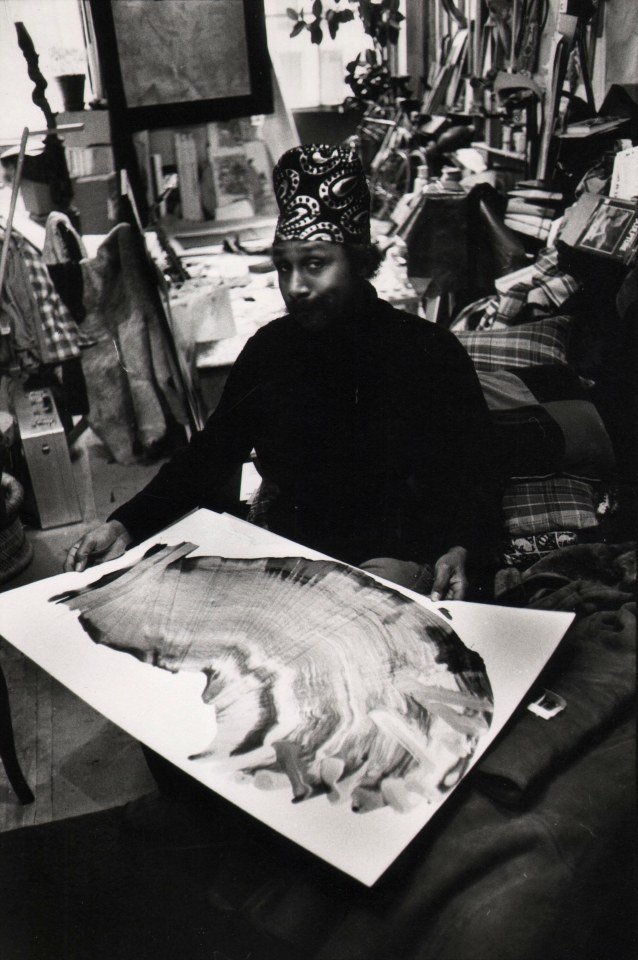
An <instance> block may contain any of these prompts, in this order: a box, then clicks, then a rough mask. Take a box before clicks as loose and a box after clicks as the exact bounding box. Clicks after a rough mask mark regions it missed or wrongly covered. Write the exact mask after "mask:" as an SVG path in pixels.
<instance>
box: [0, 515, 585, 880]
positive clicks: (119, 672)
mask: <svg viewBox="0 0 638 960" xmlns="http://www.w3.org/2000/svg"><path fill="white" fill-rule="evenodd" d="M183 541H191V542H193V543H196V544H198V545H199V546H198V550H197V551H195V553H194V555H197V554H199V555H215V556H224V557H238V558H250V557H263V556H271V557H284V556H303V557H307V558H308V559H318V558H320V557H321V555H320V554H318V553H315V552H314V551H312V550H309V549H307V548H304V547H300V546H298V545H296V544H293V543H291V542H289V541H287V540H283V539H282V538H280V537H277V536H275V535H274V534H270V533H267V532H266V531H263V530H261V529H259V528H256V527H253V526H251V525H249V524H246V523H243V522H241V521H237V520H235V519H233V518H231V517H228V516H225V515H223V516H222V515H218V514H215V513H212V512H210V511H206V510H199V511H196V512H195V513H193V514H191V515H189V516H188V517H186V518H184V519H183V520H181V521H180V522H179V523H177V524H175V525H174V526H173V527H171V528H170V529H169V530H168V531H165V532H164V533H162V534H161V535H160V536H158V537H157V538H154V540H153V541H148V542H147V543H146V544H142V545H141V546H140V547H137V548H135V550H132V551H129V552H128V553H127V555H126V556H125V557H124V558H120V559H119V560H115V561H111V562H110V563H108V564H103V565H102V566H100V567H98V568H91V569H89V570H86V571H84V572H83V573H67V574H61V575H60V576H58V577H52V578H49V579H47V580H42V581H39V582H36V583H34V584H30V585H28V586H26V587H21V588H19V589H16V590H13V591H10V592H8V593H5V594H2V595H0V633H1V634H2V636H4V637H5V638H6V639H7V640H8V641H9V642H10V643H11V644H12V645H13V646H15V647H16V648H18V649H19V650H20V651H22V652H23V653H24V654H25V655H27V656H28V657H30V658H31V659H32V660H34V661H35V662H36V663H37V664H39V666H41V667H42V668H43V669H44V670H46V671H47V672H48V673H50V674H51V675H52V676H53V677H55V678H56V679H57V680H59V681H60V682H61V683H63V684H64V685H65V686H67V687H68V688H69V689H70V690H72V691H73V692H74V693H75V694H77V695H78V696H79V697H81V698H82V699H83V700H85V701H86V702H87V703H88V704H90V705H91V706H92V707H94V708H95V709H96V710H98V711H99V712H100V713H102V714H103V715H104V716H106V717H107V718H108V719H109V720H111V721H113V722H114V723H116V724H118V725H119V726H120V727H122V728H123V729H124V730H126V731H127V732H128V733H129V734H131V735H132V736H133V737H135V738H137V739H138V740H140V741H141V742H143V743H145V744H147V745H148V746H149V747H151V749H153V750H155V751H156V752H158V753H160V754H162V755H163V756H165V757H166V758H167V759H168V760H170V761H171V762H172V763H174V764H175V765H176V766H178V767H180V768H181V769H182V770H184V771H186V772H187V773H189V774H191V775H192V776H194V777H195V778H196V779H198V780H200V781H201V782H202V783H204V784H205V785H206V786H208V787H210V788H211V789H212V790H214V791H216V792H217V793H219V794H220V795H222V796H223V797H225V798H226V799H228V800H230V801H231V802H233V803H235V804H236V805H237V806H239V807H241V808H242V809H243V810H245V811H246V812H247V813H249V814H251V815H253V816H255V817H256V818H258V819H259V820H260V821H262V822H263V823H265V824H267V825H268V826H270V827H272V828H273V829H274V830H277V831H278V832H279V833H281V834H283V835H284V836H286V837H288V838H289V839H290V840H293V841H294V842H296V843H298V844H299V845H300V846H302V847H304V848H306V849H307V850H309V851H311V852H312V853H314V854H316V855H317V856H319V857H321V858H323V859H324V860H326V861H327V862H329V863H331V864H332V865H333V866H335V867H337V868H338V869H340V870H342V871H344V872H345V873H347V874H349V875H351V876H352V877H354V878H356V879H357V880H359V881H360V882H361V883H363V884H366V885H368V886H370V885H372V884H373V883H374V882H375V881H376V880H377V879H378V878H379V876H380V875H381V874H382V873H383V872H384V871H385V870H386V869H387V867H388V866H389V865H390V864H391V863H392V862H393V860H394V859H395V858H396V857H397V856H398V855H399V854H400V853H401V851H402V850H403V849H404V848H405V846H406V845H407V844H408V843H409V842H410V840H411V839H412V838H413V837H414V836H415V835H416V834H417V833H418V832H419V830H421V829H422V828H423V827H424V826H425V824H426V823H427V822H428V820H429V819H430V818H431V817H432V816H433V814H434V813H435V812H436V810H437V809H438V808H439V807H440V805H441V803H443V802H444V799H445V798H441V801H440V802H435V803H429V804H427V803H423V804H418V805H417V806H416V807H415V808H414V809H412V810H410V811H408V812H401V813H399V812H397V811H396V810H394V809H392V808H391V807H384V808H381V809H378V810H374V811H372V812H369V813H366V814H364V815H361V816H357V815H354V814H353V813H352V811H351V810H350V808H349V807H344V806H343V805H333V804H329V803H327V802H326V799H325V797H315V798H312V799H310V800H308V801H306V802H303V803H297V804H293V803H291V802H290V792H288V793H286V792H285V791H281V790H273V791H263V790H258V789H256V788H255V787H254V786H252V785H247V784H246V783H245V782H239V781H238V778H237V777H236V776H235V775H234V774H233V772H232V770H231V769H230V768H229V765H228V764H225V765H224V764H220V763H219V761H214V760H213V761H211V760H210V759H200V760H192V759H189V757H192V756H193V755H194V754H197V753H198V752H199V751H201V750H204V749H205V748H206V747H207V746H208V745H209V744H210V742H211V738H212V737H213V736H214V732H215V712H214V707H213V706H211V705H206V704H205V703H204V702H203V701H202V698H201V695H202V691H203V689H204V685H205V678H204V676H203V674H201V673H199V674H198V673H186V672H179V673H170V672H168V671H167V670H163V669H159V668H157V667H154V666H151V665H150V664H145V663H142V662H140V661H139V660H137V659H135V658H134V657H132V656H130V655H129V654H126V653H122V652H119V651H116V650H113V649H111V648H109V647H107V646H103V645H98V644H95V643H94V642H93V641H92V640H91V639H90V638H89V637H88V635H87V634H86V633H85V631H84V630H83V628H82V627H81V625H80V624H79V623H78V614H77V612H75V611H72V610H69V609H68V608H67V607H66V606H65V605H64V604H56V605H54V604H51V603H50V602H49V601H50V598H51V597H53V596H55V595H57V594H60V593H63V592H66V591H68V590H72V589H77V588H79V587H83V586H86V585H88V584H90V583H93V582H94V581H95V580H96V579H98V577H99V576H102V575H103V574H105V573H107V572H109V571H110V570H116V569H118V568H120V567H122V566H128V565H129V564H130V563H131V562H132V560H134V559H137V558H139V557H141V556H142V554H143V553H144V552H145V550H146V549H147V548H148V546H149V545H150V544H151V543H152V542H157V543H168V544H177V543H181V542H183ZM402 592H404V593H406V594H407V595H409V596H411V597H413V598H414V599H415V600H416V601H417V602H418V603H420V604H422V605H424V606H426V607H428V608H429V609H431V610H437V608H439V607H444V608H445V609H446V611H447V612H448V613H449V615H451V625H452V627H453V628H454V630H455V631H456V633H457V634H458V636H459V637H460V638H461V639H462V640H463V642H464V643H465V645H466V646H467V647H468V648H470V649H472V650H475V651H477V652H478V653H479V654H480V656H481V657H482V658H483V660H484V663H485V665H486V668H487V673H488V676H489V679H490V682H491V686H492V690H493V694H494V714H493V719H492V723H491V726H490V728H489V731H488V732H487V733H485V734H484V735H483V736H482V737H481V740H480V741H479V744H478V747H477V749H476V751H475V754H474V757H473V761H472V762H473V763H475V762H476V761H477V760H478V759H479V757H480V756H481V754H482V753H483V752H484V751H485V749H486V748H487V747H488V746H489V744H490V743H491V742H492V741H493V739H494V738H495V737H496V736H497V734H498V733H499V732H500V730H501V729H502V728H503V726H504V725H505V723H506V722H507V720H508V719H509V717H510V716H511V714H512V712H513V711H514V709H515V708H516V707H517V706H518V705H519V703H520V702H521V701H522V699H523V698H524V696H525V694H526V693H527V691H528V690H529V688H530V686H531V685H532V684H533V683H534V681H535V679H536V677H537V676H538V674H539V673H540V671H541V670H542V668H543V667H544V665H545V664H546V662H547V660H548V659H549V657H550V656H551V655H552V653H553V652H554V650H555V649H556V647H557V645H558V643H559V642H560V639H561V638H562V636H563V634H564V633H565V631H566V630H567V628H568V626H569V624H570V622H571V620H572V619H573V615H572V614H565V613H554V612H545V611H532V610H519V609H514V608H503V607H497V606H488V605H483V604H474V603H461V602H446V603H443V604H432V603H431V602H430V601H429V600H427V599H426V598H424V597H420V596H418V595H416V594H411V593H410V592H409V591H402ZM446 622H449V621H448V620H446ZM238 766H239V764H238Z"/></svg>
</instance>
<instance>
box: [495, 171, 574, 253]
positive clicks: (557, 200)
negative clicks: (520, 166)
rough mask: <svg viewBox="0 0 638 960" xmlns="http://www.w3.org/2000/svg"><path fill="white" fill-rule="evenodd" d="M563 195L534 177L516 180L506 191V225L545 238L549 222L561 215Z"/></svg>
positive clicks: (529, 235) (531, 235) (539, 238)
mask: <svg viewBox="0 0 638 960" xmlns="http://www.w3.org/2000/svg"><path fill="white" fill-rule="evenodd" d="M562 204H563V195H562V193H560V192H558V191H552V190H548V189H546V188H545V187H543V186H542V185H540V184H538V183H536V182H534V181H524V182H521V183H518V184H517V185H516V187H515V188H514V189H513V190H510V191H509V192H508V195H507V207H506V210H505V225H506V226H508V227H510V229H511V230H516V232H517V233H523V234H525V235H526V236H528V237H535V238H537V239H538V240H546V239H547V237H548V235H549V231H550V229H551V226H552V223H553V222H554V220H556V218H557V217H559V216H560V213H561V210H562Z"/></svg>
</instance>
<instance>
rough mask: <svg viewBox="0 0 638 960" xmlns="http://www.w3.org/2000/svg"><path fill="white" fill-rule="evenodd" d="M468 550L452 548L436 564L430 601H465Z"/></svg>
mask: <svg viewBox="0 0 638 960" xmlns="http://www.w3.org/2000/svg"><path fill="white" fill-rule="evenodd" d="M466 563H467V550H466V549H465V547H451V548H450V549H449V550H448V552H447V553H444V554H443V556H442V557H439V559H438V560H437V561H436V563H435V564H434V583H433V584H432V592H431V594H430V600H463V598H464V597H465V594H466V592H467V586H468V583H467V574H466V572H465V567H466Z"/></svg>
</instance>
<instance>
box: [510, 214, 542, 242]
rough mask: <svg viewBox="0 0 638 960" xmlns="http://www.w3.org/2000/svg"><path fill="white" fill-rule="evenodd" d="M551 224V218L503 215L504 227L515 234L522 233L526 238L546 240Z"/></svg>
mask: <svg viewBox="0 0 638 960" xmlns="http://www.w3.org/2000/svg"><path fill="white" fill-rule="evenodd" d="M552 223H553V220H551V218H549V217H546V218H544V219H543V218H540V217H524V216H517V215H516V214H512V215H511V216H509V215H508V214H506V215H505V226H506V227H509V228H510V230H515V231H516V232H517V233H523V234H525V236H527V237H536V238H537V239H538V240H546V239H547V236H548V234H549V231H550V227H551V225H552Z"/></svg>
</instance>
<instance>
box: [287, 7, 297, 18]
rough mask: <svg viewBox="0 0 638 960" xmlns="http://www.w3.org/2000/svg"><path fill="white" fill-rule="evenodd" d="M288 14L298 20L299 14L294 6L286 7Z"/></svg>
mask: <svg viewBox="0 0 638 960" xmlns="http://www.w3.org/2000/svg"><path fill="white" fill-rule="evenodd" d="M286 14H287V16H289V17H290V19H291V20H298V19H299V14H298V13H297V11H296V10H293V9H292V7H286Z"/></svg>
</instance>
